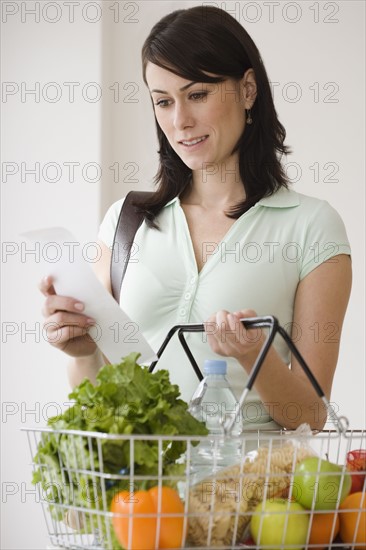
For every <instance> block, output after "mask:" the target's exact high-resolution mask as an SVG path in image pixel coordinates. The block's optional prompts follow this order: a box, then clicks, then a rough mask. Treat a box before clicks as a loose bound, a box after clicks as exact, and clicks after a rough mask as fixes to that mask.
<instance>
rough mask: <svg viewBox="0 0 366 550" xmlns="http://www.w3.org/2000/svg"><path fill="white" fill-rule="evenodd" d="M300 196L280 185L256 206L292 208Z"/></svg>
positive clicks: (297, 202) (170, 202)
mask: <svg viewBox="0 0 366 550" xmlns="http://www.w3.org/2000/svg"><path fill="white" fill-rule="evenodd" d="M177 201H179V198H178V197H174V199H172V200H171V201H169V202H167V203H166V205H165V207H166V206H170V205H171V204H173V203H175V202H177ZM299 204H300V198H299V194H298V193H296V191H293V190H292V189H286V188H285V187H280V189H279V190H278V191H276V192H275V193H274V194H273V195H270V196H269V197H264V198H263V199H261V200H260V201H258V202H257V203H256V204H255V206H265V207H267V208H290V207H293V206H299Z"/></svg>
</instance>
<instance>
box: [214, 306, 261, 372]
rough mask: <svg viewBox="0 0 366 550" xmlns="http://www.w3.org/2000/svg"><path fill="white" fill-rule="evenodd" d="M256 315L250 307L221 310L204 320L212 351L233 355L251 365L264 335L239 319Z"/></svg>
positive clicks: (226, 355) (227, 355) (244, 363)
mask: <svg viewBox="0 0 366 550" xmlns="http://www.w3.org/2000/svg"><path fill="white" fill-rule="evenodd" d="M249 317H257V313H256V312H255V311H253V310H251V309H243V310H241V311H235V312H234V313H230V312H229V311H225V310H221V311H218V312H217V313H215V314H214V315H212V316H211V317H210V318H209V319H208V320H207V321H206V322H205V331H206V334H207V340H208V343H209V344H210V346H211V349H212V351H214V352H215V353H217V354H218V355H223V356H225V357H235V359H237V360H238V361H240V362H241V363H242V364H243V365H248V366H251V365H252V364H253V362H254V360H255V359H256V358H257V356H258V354H259V352H260V350H261V349H262V346H263V342H264V340H265V335H264V334H263V332H262V330H261V329H248V330H247V329H246V328H245V327H244V325H243V323H242V322H241V321H240V319H244V318H249Z"/></svg>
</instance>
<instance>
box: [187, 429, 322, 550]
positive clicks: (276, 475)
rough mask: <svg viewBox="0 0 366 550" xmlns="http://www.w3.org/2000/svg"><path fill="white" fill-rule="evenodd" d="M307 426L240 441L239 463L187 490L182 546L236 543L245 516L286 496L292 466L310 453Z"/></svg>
mask: <svg viewBox="0 0 366 550" xmlns="http://www.w3.org/2000/svg"><path fill="white" fill-rule="evenodd" d="M311 434H312V432H311V430H310V427H309V426H308V425H302V426H300V427H299V428H298V429H297V430H296V431H295V432H292V433H291V435H290V434H288V435H287V434H286V435H282V436H281V437H277V438H274V437H270V436H269V437H268V438H267V439H263V438H262V437H261V438H260V439H258V442H257V449H255V450H251V451H250V452H247V453H246V452H245V447H246V445H248V442H249V444H250V443H252V442H253V441H254V437H253V438H252V439H251V440H250V437H246V438H245V439H243V461H242V462H241V463H239V464H236V465H234V466H231V467H230V468H226V469H223V470H221V471H219V472H217V473H216V474H215V475H213V476H210V477H208V478H206V479H204V480H202V481H200V482H199V483H197V484H196V485H194V486H192V487H191V488H190V491H189V518H188V542H189V544H190V545H191V546H206V547H209V548H211V547H214V546H228V545H234V544H237V543H238V542H240V541H241V540H242V537H243V534H244V531H245V529H246V527H247V525H248V523H249V522H250V519H251V514H250V512H251V511H252V510H253V509H254V508H255V507H256V506H257V504H258V503H259V502H261V501H262V500H263V499H271V498H274V497H279V496H286V493H287V491H288V489H289V486H290V483H291V478H292V475H293V472H294V469H295V467H296V465H297V464H298V463H299V462H301V461H302V460H304V458H306V457H308V456H314V455H315V454H316V453H315V452H314V451H313V449H312V448H311V446H310V445H309V444H308V438H309V435H311Z"/></svg>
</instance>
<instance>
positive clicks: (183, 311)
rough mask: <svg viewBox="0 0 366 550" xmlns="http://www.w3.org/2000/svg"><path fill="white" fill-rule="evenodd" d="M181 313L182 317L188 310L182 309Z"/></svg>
mask: <svg viewBox="0 0 366 550" xmlns="http://www.w3.org/2000/svg"><path fill="white" fill-rule="evenodd" d="M179 313H180V314H181V315H185V314H186V310H185V309H184V308H183V307H182V309H180V310H179Z"/></svg>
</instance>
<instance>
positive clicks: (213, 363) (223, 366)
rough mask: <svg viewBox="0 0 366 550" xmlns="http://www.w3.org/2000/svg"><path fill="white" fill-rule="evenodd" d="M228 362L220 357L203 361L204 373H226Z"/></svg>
mask: <svg viewBox="0 0 366 550" xmlns="http://www.w3.org/2000/svg"><path fill="white" fill-rule="evenodd" d="M226 371H227V363H226V361H221V360H220V359H206V360H205V362H204V363H203V373H204V374H226Z"/></svg>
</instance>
